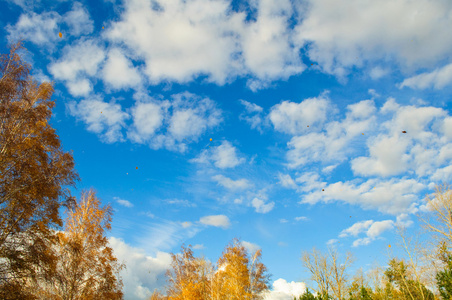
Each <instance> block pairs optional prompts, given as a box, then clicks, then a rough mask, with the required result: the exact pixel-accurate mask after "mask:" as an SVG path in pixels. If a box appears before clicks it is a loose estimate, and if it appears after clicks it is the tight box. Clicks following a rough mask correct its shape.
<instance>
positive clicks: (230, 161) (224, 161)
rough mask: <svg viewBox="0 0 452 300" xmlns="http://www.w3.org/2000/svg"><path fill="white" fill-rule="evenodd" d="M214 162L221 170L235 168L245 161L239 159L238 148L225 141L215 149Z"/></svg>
mask: <svg viewBox="0 0 452 300" xmlns="http://www.w3.org/2000/svg"><path fill="white" fill-rule="evenodd" d="M212 160H213V161H214V164H215V166H216V167H218V168H220V169H225V168H233V167H236V166H238V165H240V164H241V163H243V162H244V161H245V159H244V158H238V157H237V153H236V148H235V147H234V146H232V144H231V143H230V142H228V141H223V142H222V143H221V145H220V146H218V147H215V148H214V151H213V153H212Z"/></svg>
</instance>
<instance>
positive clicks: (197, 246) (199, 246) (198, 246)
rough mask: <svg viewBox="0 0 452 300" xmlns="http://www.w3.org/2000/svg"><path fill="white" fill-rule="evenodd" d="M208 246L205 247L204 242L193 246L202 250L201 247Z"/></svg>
mask: <svg viewBox="0 0 452 300" xmlns="http://www.w3.org/2000/svg"><path fill="white" fill-rule="evenodd" d="M204 248H206V247H204V244H196V245H194V246H193V249H195V250H200V249H204Z"/></svg>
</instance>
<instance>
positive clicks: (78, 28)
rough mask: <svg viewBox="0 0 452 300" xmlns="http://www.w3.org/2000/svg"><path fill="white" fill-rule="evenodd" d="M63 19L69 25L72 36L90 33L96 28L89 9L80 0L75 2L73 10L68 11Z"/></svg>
mask: <svg viewBox="0 0 452 300" xmlns="http://www.w3.org/2000/svg"><path fill="white" fill-rule="evenodd" d="M63 19H64V22H65V23H66V24H67V25H68V26H69V32H68V33H69V34H70V35H72V36H79V35H88V34H90V33H92V32H93V30H94V22H93V20H91V17H90V15H89V12H88V10H87V9H86V8H85V7H84V6H83V5H82V4H81V3H80V2H74V3H73V5H72V10H71V11H69V12H67V13H66V14H65V15H64V16H63Z"/></svg>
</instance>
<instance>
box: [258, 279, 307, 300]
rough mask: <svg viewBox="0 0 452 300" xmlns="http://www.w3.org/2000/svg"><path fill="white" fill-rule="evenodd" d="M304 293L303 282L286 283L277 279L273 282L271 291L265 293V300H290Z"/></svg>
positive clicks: (304, 286)
mask: <svg viewBox="0 0 452 300" xmlns="http://www.w3.org/2000/svg"><path fill="white" fill-rule="evenodd" d="M305 291H306V284H305V283H304V282H294V281H291V282H287V281H286V280H285V279H283V278H279V279H277V280H275V281H274V282H273V289H272V290H271V291H268V292H265V293H264V294H263V295H264V299H265V300H292V299H294V297H296V298H298V297H300V296H301V295H303V293H304V292H305Z"/></svg>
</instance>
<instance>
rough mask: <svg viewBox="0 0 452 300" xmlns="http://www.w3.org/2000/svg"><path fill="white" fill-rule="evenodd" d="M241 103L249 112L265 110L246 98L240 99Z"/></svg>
mask: <svg viewBox="0 0 452 300" xmlns="http://www.w3.org/2000/svg"><path fill="white" fill-rule="evenodd" d="M239 101H240V103H241V104H242V105H243V106H245V110H246V112H248V113H260V112H263V110H264V109H263V108H262V107H261V106H259V105H257V104H255V103H251V102H248V101H245V100H242V99H240V100H239Z"/></svg>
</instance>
